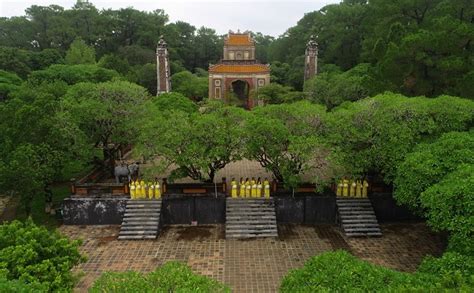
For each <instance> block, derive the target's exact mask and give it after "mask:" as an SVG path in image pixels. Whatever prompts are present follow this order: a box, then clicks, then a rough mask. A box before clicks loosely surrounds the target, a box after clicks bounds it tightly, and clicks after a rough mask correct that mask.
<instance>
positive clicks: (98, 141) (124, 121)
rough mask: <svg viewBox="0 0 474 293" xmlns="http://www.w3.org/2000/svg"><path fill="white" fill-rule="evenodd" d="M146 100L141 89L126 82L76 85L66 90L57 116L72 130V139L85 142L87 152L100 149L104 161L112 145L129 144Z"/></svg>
mask: <svg viewBox="0 0 474 293" xmlns="http://www.w3.org/2000/svg"><path fill="white" fill-rule="evenodd" d="M147 99H148V94H147V92H146V90H145V89H144V88H143V87H141V86H139V85H136V84H132V83H129V82H126V81H119V80H114V81H110V82H105V83H98V84H93V83H79V84H76V85H74V86H72V87H70V88H69V90H68V92H67V94H66V95H65V96H64V98H63V100H62V101H61V109H62V112H60V113H59V115H60V117H61V119H62V120H61V123H62V126H63V127H64V128H65V129H68V128H71V131H70V132H69V133H70V134H71V136H72V137H71V139H74V141H76V142H79V141H80V142H82V143H85V146H84V147H85V148H86V149H93V148H94V147H97V146H100V147H101V148H102V150H103V153H104V160H106V159H109V158H111V157H112V156H113V150H112V149H111V147H110V144H111V143H112V144H115V145H118V144H120V143H124V144H128V143H129V142H130V141H132V140H133V138H134V137H136V132H135V127H137V126H138V125H137V123H136V121H137V120H138V117H139V116H140V115H139V114H140V113H139V111H140V109H142V105H143V104H144V103H145V101H146V100H147Z"/></svg>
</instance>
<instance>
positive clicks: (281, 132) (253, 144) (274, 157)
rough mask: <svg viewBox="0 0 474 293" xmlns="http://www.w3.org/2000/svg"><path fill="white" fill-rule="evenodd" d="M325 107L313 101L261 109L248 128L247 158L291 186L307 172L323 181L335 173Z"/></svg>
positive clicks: (246, 137) (247, 124) (254, 115)
mask: <svg viewBox="0 0 474 293" xmlns="http://www.w3.org/2000/svg"><path fill="white" fill-rule="evenodd" d="M325 117H326V113H325V108H324V107H322V106H319V105H314V104H311V103H309V102H307V101H306V102H297V103H293V104H281V105H270V106H265V107H257V108H256V109H255V110H254V111H252V115H251V116H250V117H249V118H248V122H247V123H246V125H245V129H244V135H245V136H244V137H245V156H246V157H247V158H249V159H253V160H257V161H258V162H259V163H260V164H261V165H262V166H263V167H265V168H266V169H267V170H269V171H271V172H272V173H273V175H274V177H275V178H276V179H277V180H278V181H280V182H284V183H285V184H286V185H287V186H288V187H296V186H297V185H298V183H299V182H300V181H301V175H302V174H303V173H309V174H313V175H314V177H319V179H320V180H321V181H324V180H327V179H328V175H329V174H330V173H331V169H332V168H331V167H332V164H331V162H330V161H331V152H330V150H329V146H327V145H326V144H325V141H324V139H322V138H321V134H322V132H323V130H324V128H325V127H326V122H325Z"/></svg>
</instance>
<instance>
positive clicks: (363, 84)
mask: <svg viewBox="0 0 474 293" xmlns="http://www.w3.org/2000/svg"><path fill="white" fill-rule="evenodd" d="M369 69H370V65H369V64H364V63H361V64H358V65H357V66H355V67H353V68H352V69H350V70H348V71H346V72H342V73H341V72H334V71H333V72H323V73H321V74H318V75H316V76H315V77H313V78H312V79H311V80H308V81H306V82H305V85H304V91H305V93H306V94H307V95H308V98H309V99H310V100H311V101H314V102H316V103H319V104H323V105H325V106H326V107H327V108H328V109H332V108H334V107H336V106H338V105H340V104H341V103H343V102H345V101H357V100H360V99H363V98H366V97H368V96H370V95H371V93H372V92H373V90H371V88H372V87H373V84H374V80H373V79H372V78H371V75H370V74H369Z"/></svg>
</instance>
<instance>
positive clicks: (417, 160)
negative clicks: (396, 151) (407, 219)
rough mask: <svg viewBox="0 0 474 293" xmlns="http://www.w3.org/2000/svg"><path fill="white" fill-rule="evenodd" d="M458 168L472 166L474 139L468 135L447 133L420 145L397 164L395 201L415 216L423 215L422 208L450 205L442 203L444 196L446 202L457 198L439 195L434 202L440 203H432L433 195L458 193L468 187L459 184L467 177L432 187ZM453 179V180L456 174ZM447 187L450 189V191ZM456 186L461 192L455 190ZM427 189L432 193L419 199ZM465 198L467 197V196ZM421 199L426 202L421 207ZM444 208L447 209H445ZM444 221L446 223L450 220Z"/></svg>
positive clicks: (471, 135) (470, 134)
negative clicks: (465, 165) (415, 213)
mask: <svg viewBox="0 0 474 293" xmlns="http://www.w3.org/2000/svg"><path fill="white" fill-rule="evenodd" d="M461 164H469V165H472V164H474V135H473V133H472V132H463V133H457V132H453V133H447V134H444V135H443V136H441V137H440V138H439V139H438V140H436V141H435V142H434V143H432V144H423V145H420V146H419V147H418V148H416V149H415V151H413V152H412V153H410V154H408V155H407V156H406V158H405V159H404V161H403V162H401V164H399V167H398V170H397V175H396V178H395V181H394V185H395V193H394V197H395V199H396V200H397V201H398V202H399V203H402V204H404V205H407V206H408V207H410V208H412V209H413V210H414V211H418V212H419V213H423V211H424V209H423V208H424V205H428V206H429V205H433V207H430V208H434V207H435V206H434V205H438V204H445V205H450V204H454V203H453V202H448V201H445V200H444V199H445V196H446V197H449V198H450V197H451V196H458V193H456V195H454V194H453V195H448V194H445V193H443V194H442V196H441V197H440V198H439V199H438V200H439V201H440V202H438V203H436V202H435V200H436V198H435V197H436V196H437V195H436V193H437V192H442V190H444V191H448V192H452V191H456V192H459V191H461V192H462V188H466V186H465V185H466V184H467V183H468V182H464V184H463V183H462V182H463V180H469V177H461V176H460V177H457V178H451V179H452V180H454V181H452V182H444V183H443V184H441V185H440V186H436V184H437V183H438V182H440V181H442V180H444V177H445V176H446V175H448V174H449V173H451V172H453V171H456V170H457V169H458V168H459V166H460V165H461ZM459 172H461V170H460V171H459ZM453 176H456V173H455V174H454V175H453ZM450 184H453V185H454V186H453V185H451V187H450ZM458 185H459V188H461V190H456V188H458V187H457V186H458ZM431 186H434V187H433V189H432V190H431V191H430V192H428V194H427V195H426V196H422V193H423V192H424V191H426V190H427V189H429V188H430V187H431ZM448 189H450V190H448ZM465 196H467V197H469V194H466V195H465ZM423 199H425V200H427V201H426V202H425V204H422V201H423ZM466 199H467V198H466ZM471 200H472V199H471ZM466 204H468V202H466ZM471 204H472V203H471ZM445 208H447V209H450V207H448V206H445ZM433 212H434V211H433ZM453 212H455V211H453ZM471 212H472V210H471ZM439 220H440V219H439ZM439 220H438V221H439ZM445 220H447V221H450V220H451V219H445ZM443 226H445V225H443ZM440 228H441V227H440ZM444 228H446V226H445V227H444Z"/></svg>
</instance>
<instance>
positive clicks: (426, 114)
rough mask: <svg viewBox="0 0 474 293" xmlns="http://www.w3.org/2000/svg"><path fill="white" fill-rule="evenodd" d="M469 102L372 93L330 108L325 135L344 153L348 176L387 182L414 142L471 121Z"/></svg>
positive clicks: (458, 128) (472, 106)
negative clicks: (376, 177)
mask: <svg viewBox="0 0 474 293" xmlns="http://www.w3.org/2000/svg"><path fill="white" fill-rule="evenodd" d="M473 113H474V102H472V101H469V100H465V99H460V98H456V97H450V96H441V97H438V98H435V99H428V98H424V97H414V98H408V97H404V96H402V95H397V94H393V93H385V94H381V95H377V96H375V97H373V98H367V99H362V100H360V101H357V102H355V103H345V104H342V105H341V106H339V107H337V108H335V109H334V110H333V111H332V112H331V115H328V116H329V118H330V119H329V120H328V122H330V123H329V125H330V128H331V129H330V130H329V131H328V133H329V137H330V138H331V140H332V141H333V143H334V144H335V145H336V146H339V147H340V148H341V149H342V152H343V154H345V160H344V161H345V162H346V165H347V167H348V168H349V169H350V172H349V173H352V174H354V175H355V174H367V173H375V174H381V175H382V176H383V178H384V181H385V182H386V183H389V184H390V183H392V181H393V179H394V178H395V176H396V171H397V168H398V167H399V166H400V164H401V163H402V162H403V161H404V160H405V158H406V156H407V155H408V154H409V153H411V152H412V151H413V149H414V148H415V147H416V146H417V145H418V144H420V143H424V142H432V141H433V140H435V139H437V138H439V137H440V136H441V135H442V134H444V133H446V132H449V131H466V130H468V129H469V127H470V126H471V125H472V123H473V118H474V115H473Z"/></svg>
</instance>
